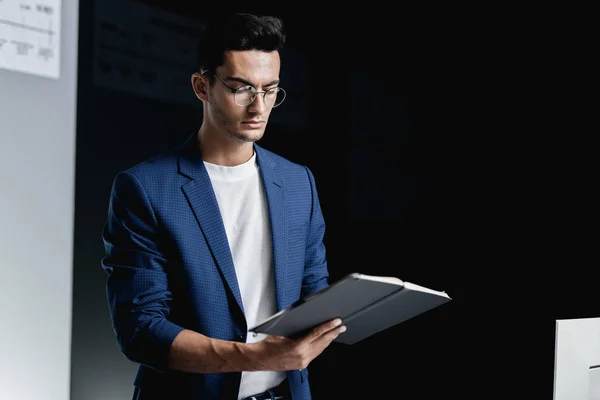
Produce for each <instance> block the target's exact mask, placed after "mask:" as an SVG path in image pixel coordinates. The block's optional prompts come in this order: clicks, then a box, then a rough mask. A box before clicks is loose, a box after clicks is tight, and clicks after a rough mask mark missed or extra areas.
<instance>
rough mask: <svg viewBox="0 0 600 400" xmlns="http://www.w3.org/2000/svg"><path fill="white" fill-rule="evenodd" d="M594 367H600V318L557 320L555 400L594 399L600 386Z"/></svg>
mask: <svg viewBox="0 0 600 400" xmlns="http://www.w3.org/2000/svg"><path fill="white" fill-rule="evenodd" d="M595 365H600V318H574V319H561V320H557V321H556V342H555V361H554V400H595V399H596V398H597V397H596V393H597V392H598V389H599V388H598V387H597V386H598V385H600V381H598V380H597V379H595V377H596V372H597V371H590V366H595ZM590 376H593V377H594V379H590Z"/></svg>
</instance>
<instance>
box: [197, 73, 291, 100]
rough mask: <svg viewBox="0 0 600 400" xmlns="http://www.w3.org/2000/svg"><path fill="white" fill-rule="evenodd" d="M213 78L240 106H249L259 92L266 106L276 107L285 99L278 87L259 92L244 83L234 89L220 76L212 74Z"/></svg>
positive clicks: (283, 91)
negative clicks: (231, 94)
mask: <svg viewBox="0 0 600 400" xmlns="http://www.w3.org/2000/svg"><path fill="white" fill-rule="evenodd" d="M207 72H209V71H204V72H202V74H203V75H204V74H205V73H207ZM213 76H214V77H215V78H217V79H218V80H219V81H220V82H221V83H222V84H223V85H224V86H225V87H226V88H227V89H228V90H229V91H230V92H231V93H233V101H234V102H235V104H237V105H238V106H240V107H246V106H249V105H250V104H252V103H253V102H254V99H256V95H258V94H259V93H260V94H262V95H263V101H264V102H265V105H266V106H267V107H273V108H275V107H277V106H279V105H280V104H281V103H283V100H285V96H286V93H285V90H283V89H282V88H280V87H274V88H271V89H269V90H267V91H264V92H259V91H258V90H256V88H255V87H254V86H250V85H246V86H242V87H240V88H237V89H234V88H232V87H229V86H228V85H227V84H226V83H225V82H224V81H223V80H222V79H221V78H219V77H218V76H217V75H216V74H213Z"/></svg>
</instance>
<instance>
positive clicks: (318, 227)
mask: <svg viewBox="0 0 600 400" xmlns="http://www.w3.org/2000/svg"><path fill="white" fill-rule="evenodd" d="M304 168H306V173H307V174H308V180H309V182H310V189H311V199H312V203H311V212H310V220H309V222H308V238H307V241H306V263H305V265H304V275H303V279H302V294H301V297H305V296H308V295H309V294H312V293H314V292H316V291H318V290H320V289H323V288H325V287H327V286H328V278H329V272H328V270H327V260H326V257H325V245H324V244H323V237H324V235H325V220H324V219H323V214H322V212H321V204H320V203H319V196H318V194H317V187H316V184H315V178H314V176H313V174H312V172H311V171H310V169H309V168H308V167H306V166H305V167H304Z"/></svg>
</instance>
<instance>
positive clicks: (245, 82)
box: [225, 76, 279, 87]
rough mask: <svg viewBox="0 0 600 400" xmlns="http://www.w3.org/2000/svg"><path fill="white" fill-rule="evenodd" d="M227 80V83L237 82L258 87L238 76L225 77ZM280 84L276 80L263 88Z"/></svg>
mask: <svg viewBox="0 0 600 400" xmlns="http://www.w3.org/2000/svg"><path fill="white" fill-rule="evenodd" d="M225 80H226V81H236V82H240V83H243V84H244V85H249V86H252V87H256V85H255V84H254V83H252V82H248V81H247V80H245V79H242V78H238V77H237V76H227V77H225ZM278 83H279V79H276V80H274V81H271V82H269V83H267V84H266V85H263V86H272V85H277V84H278Z"/></svg>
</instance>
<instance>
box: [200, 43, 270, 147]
mask: <svg viewBox="0 0 600 400" xmlns="http://www.w3.org/2000/svg"><path fill="white" fill-rule="evenodd" d="M279 68H280V59H279V53H278V52H276V51H273V52H264V51H228V52H226V53H225V59H224V63H223V65H221V66H219V67H218V68H217V70H216V75H217V77H218V78H220V79H221V80H222V81H223V82H220V81H219V79H218V78H214V79H215V82H214V83H213V85H212V87H211V88H210V101H209V104H208V113H209V118H210V119H211V120H212V122H213V123H214V125H215V127H217V128H219V129H221V130H223V131H224V132H225V134H226V135H227V136H228V137H229V138H230V139H233V140H236V141H241V142H254V141H257V140H259V139H260V138H261V137H262V136H263V134H264V132H265V128H266V126H267V122H268V120H269V115H270V114H271V110H272V109H273V108H272V107H269V106H267V105H266V104H265V101H264V98H263V94H261V93H258V94H257V95H256V98H255V99H254V101H253V102H252V103H250V104H249V105H247V106H240V105H238V104H236V102H235V101H234V94H233V93H231V91H229V90H228V89H227V87H226V86H225V84H226V85H227V86H229V87H230V88H232V89H238V88H245V87H248V86H252V87H254V88H255V89H256V90H257V91H259V92H261V91H267V90H269V89H271V88H274V87H276V86H278V84H279ZM224 83H225V84H224ZM236 96H237V97H238V102H239V98H240V97H241V96H239V95H236Z"/></svg>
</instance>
